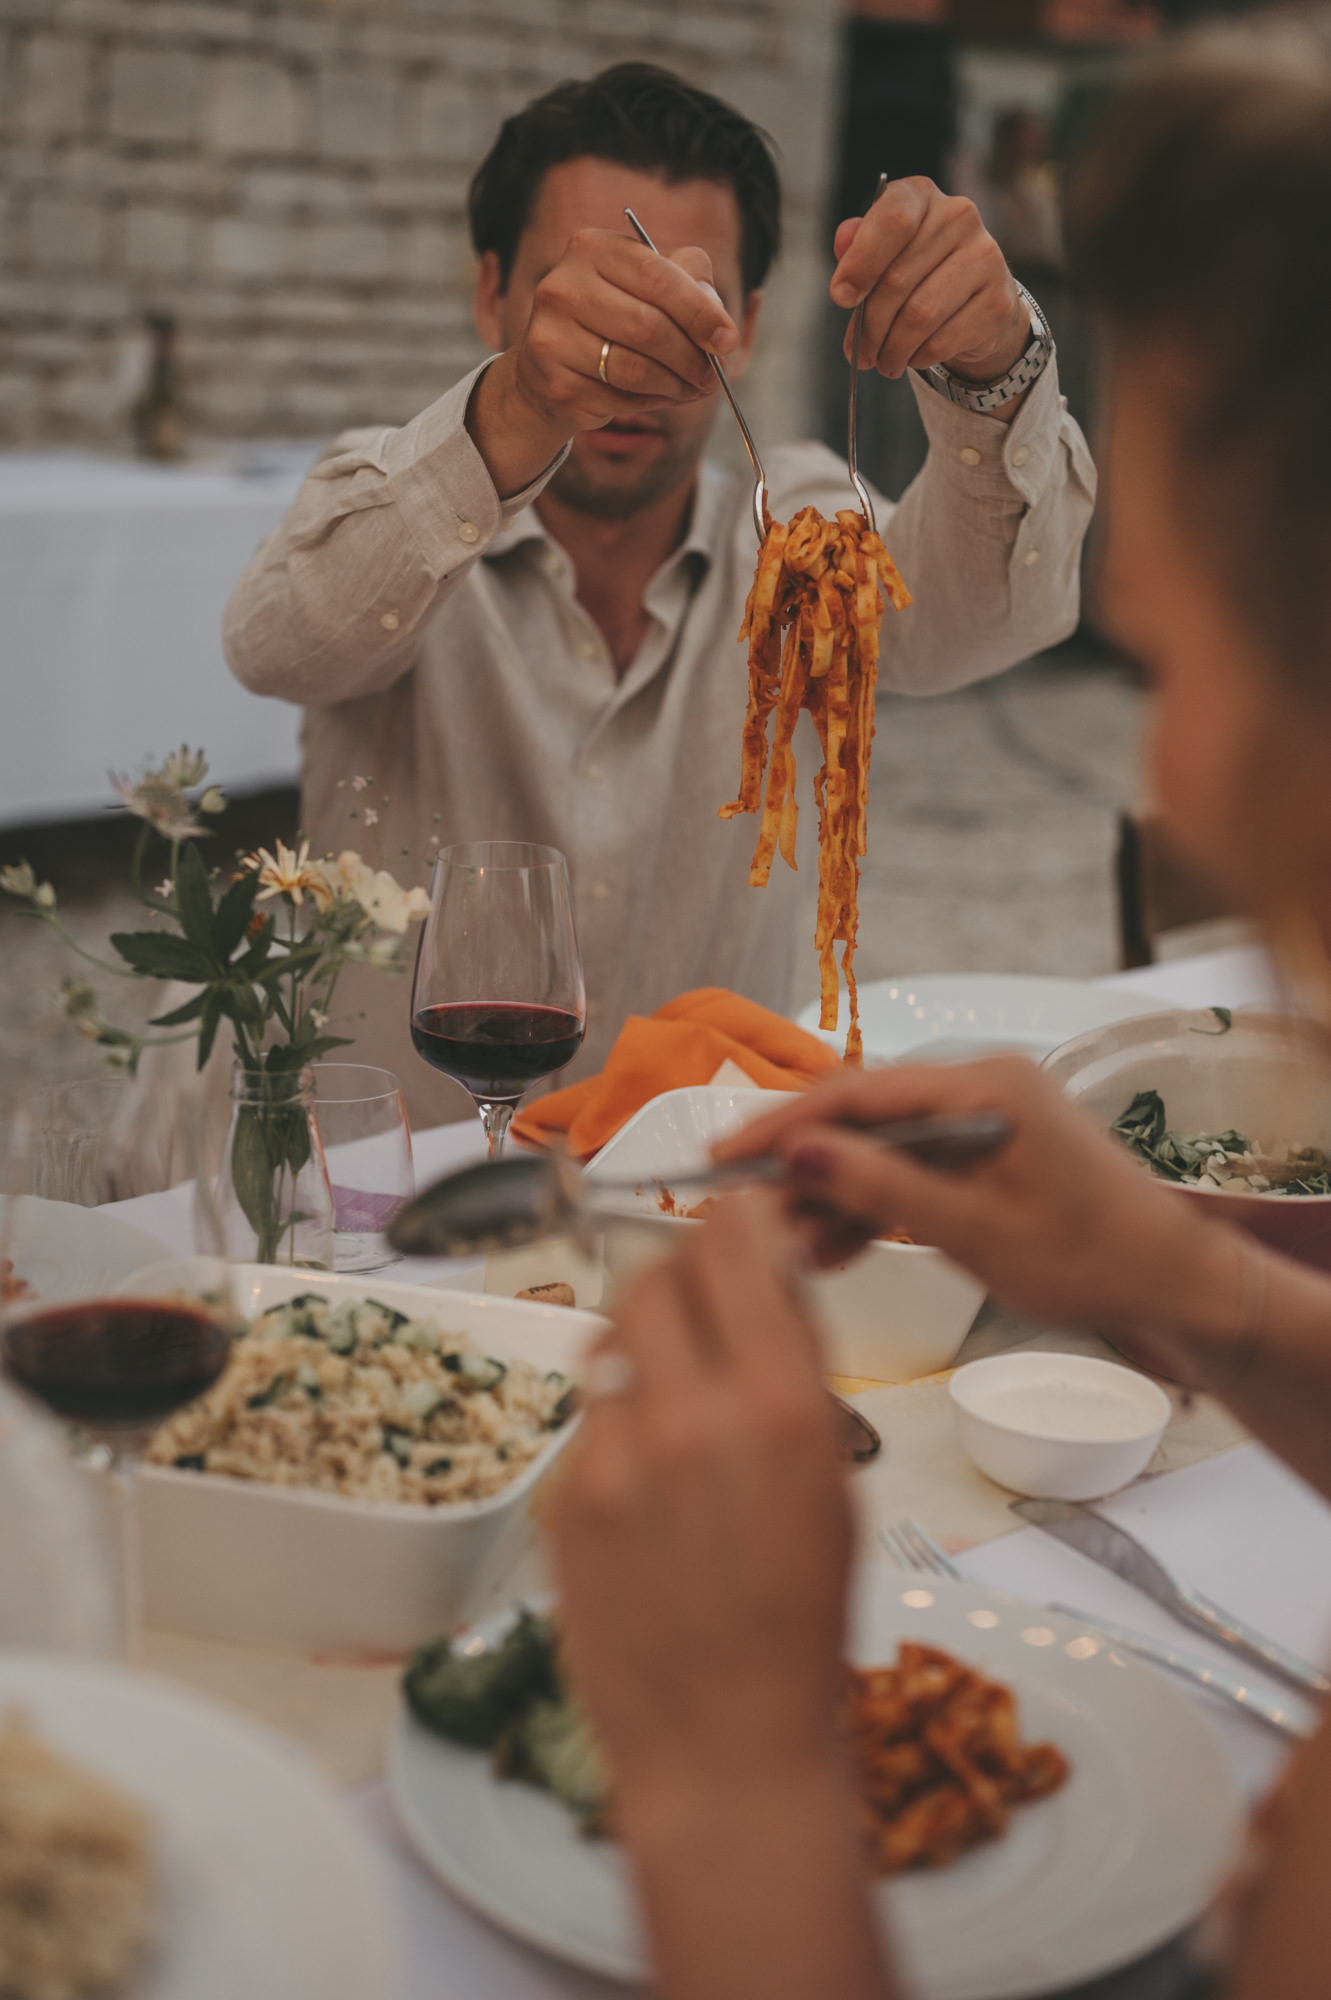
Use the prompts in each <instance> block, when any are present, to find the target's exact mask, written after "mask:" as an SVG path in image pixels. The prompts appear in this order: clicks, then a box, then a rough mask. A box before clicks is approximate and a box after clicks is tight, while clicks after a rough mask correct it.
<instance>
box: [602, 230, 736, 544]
mask: <svg viewBox="0 0 1331 2000" xmlns="http://www.w3.org/2000/svg"><path fill="white" fill-rule="evenodd" d="M624 213H625V215H626V216H627V217H628V219H629V221H630V223H631V224H632V226H633V232H634V234H635V235H636V237H637V239H638V241H639V243H641V244H644V245H645V246H646V248H647V249H648V250H650V251H651V252H652V255H653V256H654V257H659V256H660V254H661V253H660V251H659V250H658V249H657V247H656V245H655V244H654V243H653V241H652V239H651V237H650V236H649V235H648V234H647V231H646V230H645V229H644V228H643V226H642V224H641V223H640V222H639V220H638V218H637V216H636V215H635V214H634V213H633V210H632V209H631V208H626V209H625V210H624ZM707 359H708V360H709V361H710V362H711V364H712V373H713V374H714V375H715V376H716V379H717V381H718V382H719V383H720V384H721V390H722V393H723V395H724V396H725V399H726V401H727V402H728V403H729V405H730V409H731V414H732V415H733V417H734V419H735V422H736V423H737V424H738V425H739V434H740V436H741V437H742V438H743V440H744V449H745V451H747V453H748V454H749V464H750V465H751V466H752V467H753V525H754V527H755V528H756V529H757V531H758V540H759V541H760V542H765V541H766V540H767V474H766V473H765V472H764V471H763V462H762V460H761V459H760V458H759V456H758V447H757V445H756V444H755V443H754V442H753V432H752V431H751V430H750V429H749V427H748V425H747V424H746V423H745V421H744V412H743V410H741V408H740V406H739V404H738V403H737V402H736V400H735V392H734V390H733V389H732V388H731V386H730V382H729V379H728V377H727V375H726V371H725V369H724V368H723V367H722V366H721V362H720V360H719V358H718V357H717V356H716V355H715V354H709V355H708V356H707Z"/></svg>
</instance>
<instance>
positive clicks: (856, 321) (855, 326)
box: [846, 174, 887, 535]
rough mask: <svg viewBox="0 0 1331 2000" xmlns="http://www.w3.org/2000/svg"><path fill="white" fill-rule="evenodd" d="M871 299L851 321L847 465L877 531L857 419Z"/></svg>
mask: <svg viewBox="0 0 1331 2000" xmlns="http://www.w3.org/2000/svg"><path fill="white" fill-rule="evenodd" d="M886 186H887V175H886V174H879V176H878V186H877V187H876V188H875V189H874V196H873V201H871V202H870V203H869V207H870V208H872V207H873V205H874V201H877V200H878V198H879V196H880V195H881V194H882V192H883V189H884V188H885V187H886ZM868 303H869V300H868V295H867V294H866V295H865V297H864V298H862V299H861V300H860V302H859V304H858V305H857V306H856V308H855V311H854V313H853V314H852V316H851V322H850V413H849V419H848V422H847V426H846V467H847V470H848V471H849V473H850V483H851V485H852V486H853V487H854V488H855V491H856V493H857V494H858V495H859V502H860V506H861V507H862V508H863V509H864V518H865V520H866V521H867V522H868V523H869V533H870V534H871V535H876V534H877V533H878V520H877V517H876V515H875V514H874V511H873V501H872V500H871V499H870V497H869V489H868V487H867V486H866V485H865V483H864V481H863V480H862V479H861V477H860V468H859V465H858V463H857V460H856V456H855V430H856V419H857V417H858V415H859V403H860V335H861V334H862V333H863V331H864V308H865V306H866V305H867V304H868Z"/></svg>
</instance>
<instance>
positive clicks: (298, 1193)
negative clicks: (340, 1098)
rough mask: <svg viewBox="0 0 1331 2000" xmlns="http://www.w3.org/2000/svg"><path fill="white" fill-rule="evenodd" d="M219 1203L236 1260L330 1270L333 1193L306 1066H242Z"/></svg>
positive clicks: (234, 1086)
mask: <svg viewBox="0 0 1331 2000" xmlns="http://www.w3.org/2000/svg"><path fill="white" fill-rule="evenodd" d="M218 1205H219V1208H220V1210H221V1213H222V1220H223V1225H224V1228H225V1231H226V1239H227V1248H228V1250H229V1252H230V1254H231V1256H232V1257H233V1258H234V1259H235V1260H236V1261H237V1262H240V1263H255V1264H293V1265H298V1266H299V1267H300V1268H302V1269H305V1270H312V1271H331V1270H332V1268H333V1192H332V1189H331V1187H330V1186H329V1182H328V1168H327V1164H326V1163H325V1160H324V1151H323V1145H322V1143H321V1141H320V1138H319V1127H318V1124H317V1122H316V1119H315V1096H314V1077H313V1074H312V1072H311V1070H310V1069H309V1068H308V1067H307V1068H305V1069H300V1070H269V1069H246V1068H244V1067H243V1066H242V1065H241V1064H239V1063H238V1064H237V1065H236V1067H235V1069H234V1070H233V1072H232V1077H231V1125H230V1129H229V1130H228V1132H227V1137H226V1153H225V1156H224V1159H223V1163H222V1173H221V1178H220V1180H219V1182H218Z"/></svg>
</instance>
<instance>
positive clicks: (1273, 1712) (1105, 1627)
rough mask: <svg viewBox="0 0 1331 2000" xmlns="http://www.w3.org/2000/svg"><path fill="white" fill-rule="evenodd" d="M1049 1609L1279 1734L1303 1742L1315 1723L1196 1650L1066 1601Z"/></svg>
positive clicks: (1302, 1710)
mask: <svg viewBox="0 0 1331 2000" xmlns="http://www.w3.org/2000/svg"><path fill="white" fill-rule="evenodd" d="M1049 1609H1050V1610H1051V1611H1061V1612H1062V1614H1063V1616H1064V1617H1065V1618H1075V1619H1076V1620H1077V1622H1078V1624H1079V1625H1089V1626H1090V1628H1091V1630H1092V1631H1093V1632H1099V1633H1100V1634H1101V1636H1102V1637H1103V1638H1106V1639H1108V1640H1109V1641H1110V1643H1111V1644H1112V1645H1115V1646H1122V1647H1123V1648H1124V1649H1125V1651H1127V1652H1129V1653H1136V1654H1137V1655H1138V1656H1139V1657H1140V1658H1141V1659H1143V1660H1152V1661H1154V1663H1155V1665H1156V1666H1157V1667H1166V1668H1168V1670H1169V1672H1170V1673H1172V1674H1178V1675H1179V1676H1180V1678H1181V1679H1183V1680H1185V1681H1191V1682H1192V1683H1193V1684H1194V1685H1195V1686H1198V1687H1203V1688H1206V1689H1207V1690H1208V1691H1209V1692H1210V1693H1211V1694H1217V1695H1222V1696H1223V1697H1224V1699H1225V1700H1226V1701H1231V1702H1233V1704H1234V1706H1235V1707H1236V1708H1239V1709H1242V1711H1243V1712H1244V1714H1245V1715H1254V1716H1256V1717H1257V1718H1258V1719H1259V1720H1260V1721H1262V1722H1265V1723H1268V1724H1269V1725H1270V1727H1271V1728H1272V1729H1278V1730H1279V1731H1280V1733H1281V1735H1282V1736H1293V1737H1295V1738H1296V1739H1297V1740H1298V1741H1299V1742H1304V1741H1306V1740H1307V1738H1308V1737H1310V1736H1311V1735H1312V1733H1313V1730H1314V1729H1315V1727H1316V1719H1315V1717H1314V1716H1312V1715H1311V1714H1310V1713H1309V1711H1308V1710H1307V1709H1305V1708H1304V1706H1303V1704H1302V1702H1294V1703H1291V1702H1289V1701H1282V1700H1281V1699H1280V1697H1279V1696H1278V1695H1273V1694H1267V1693H1266V1692H1265V1690H1264V1689H1262V1688H1259V1687H1254V1686H1253V1685H1252V1684H1251V1683H1250V1682H1247V1681H1241V1680H1240V1679H1239V1678H1238V1676H1237V1674H1227V1673H1226V1672H1225V1671H1224V1669H1223V1668H1221V1667H1217V1666H1215V1665H1213V1664H1212V1662H1211V1661H1210V1660H1203V1659H1202V1658H1201V1657H1200V1656H1199V1655H1198V1654H1196V1653H1185V1652H1181V1651H1180V1650H1179V1649H1178V1648H1177V1647H1175V1646H1166V1645H1164V1644H1162V1642H1161V1641H1160V1640H1159V1639H1148V1638H1147V1637H1146V1634H1145V1633H1144V1632H1133V1631H1131V1630H1130V1629H1129V1628H1128V1627H1127V1626H1126V1625H1116V1624H1115V1623H1114V1621H1113V1619H1112V1618H1101V1617H1098V1616H1097V1615H1096V1614H1095V1613H1094V1612H1091V1611H1078V1610H1075V1609H1074V1608H1073V1606H1072V1605H1070V1604H1051V1605H1050V1607H1049Z"/></svg>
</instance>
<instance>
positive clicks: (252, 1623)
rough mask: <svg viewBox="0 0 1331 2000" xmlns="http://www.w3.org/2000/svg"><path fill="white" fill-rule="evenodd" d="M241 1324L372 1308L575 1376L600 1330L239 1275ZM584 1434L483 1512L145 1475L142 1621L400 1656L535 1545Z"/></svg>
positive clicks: (511, 1309) (473, 1298)
mask: <svg viewBox="0 0 1331 2000" xmlns="http://www.w3.org/2000/svg"><path fill="white" fill-rule="evenodd" d="M233 1277H234V1283H235V1289H236V1295H237V1304H238V1305H239V1307H240V1308H241V1310H242V1311H243V1312H244V1313H245V1314H246V1316H247V1317H253V1316H255V1315H256V1314H258V1313H261V1312H266V1311H267V1310H268V1308H269V1307H270V1306H274V1305H278V1304H280V1303H281V1301H282V1300H283V1299H289V1298H293V1297H295V1296H296V1295H297V1294H298V1293H301V1292H318V1293H321V1294H323V1295H324V1296H325V1297H327V1298H330V1299H333V1300H336V1299H339V1298H362V1299H363V1298H373V1299H379V1300H381V1301H382V1302H383V1304H384V1305H387V1306H392V1307H393V1308H394V1309H395V1310H397V1311H399V1312H406V1313H410V1314H411V1315H412V1316H413V1317H414V1318H417V1319H425V1320H429V1321H433V1322H434V1323H436V1324H437V1325H439V1326H441V1327H444V1328H446V1329H448V1330H449V1331H450V1332H454V1333H465V1334H467V1335H468V1336H469V1337H470V1338H471V1339H472V1340H473V1341H474V1342H475V1343H476V1345H477V1346H478V1347H479V1348H480V1349H481V1350H482V1352H483V1353H485V1354H490V1355H493V1356H494V1357H495V1359H496V1360H499V1361H511V1360H514V1359H516V1358H518V1357H521V1358H522V1359H524V1360H527V1361H531V1362H533V1363H535V1364H536V1365H537V1366H539V1367H541V1368H547V1369H549V1368H555V1369H558V1370H560V1372H561V1373H563V1374H566V1375H576V1374H577V1372H578V1367H579V1361H580V1357H581V1354H582V1351H583V1349H584V1348H585V1346H586V1345H587V1342H588V1340H589V1339H590V1338H591V1336H592V1335H593V1334H594V1333H596V1332H598V1331H599V1330H600V1329H601V1328H602V1327H603V1326H604V1324H605V1322H604V1321H603V1320H602V1319H601V1318H600V1317H599V1316H598V1315H597V1314H595V1313H590V1312H581V1311H578V1310H576V1309H574V1308H571V1307H565V1306H542V1305H533V1304H531V1303H529V1302H528V1301H526V1300H522V1299H502V1298H492V1297H487V1296H486V1295H485V1294H483V1293H479V1292H453V1291H431V1290H427V1289H426V1288H424V1287H422V1286H419V1285H395V1284H392V1283H388V1282H384V1281H383V1280H382V1279H381V1278H380V1276H379V1275H378V1274H377V1273H368V1272H367V1273H363V1274H360V1275H352V1276H348V1277H333V1276H324V1275H322V1274H320V1273H312V1272H308V1271H291V1270H281V1269H279V1268H277V1267H276V1266H273V1265H263V1264H242V1265H237V1266H235V1267H234V1273H233ZM576 1425H577V1419H576V1418H574V1420H573V1421H572V1422H571V1423H568V1424H565V1425H564V1427H563V1428H562V1429H561V1430H558V1431H554V1432H552V1433H551V1435H550V1438H549V1441H548V1442H547V1443H546V1444H545V1445H543V1446H542V1448H541V1450H540V1451H539V1452H538V1454H537V1456H536V1457H535V1458H534V1459H533V1460H532V1461H531V1463H530V1464H529V1465H526V1466H524V1467H523V1469H522V1471H521V1472H520V1473H519V1474H518V1476H517V1477H516V1479H514V1480H513V1481H512V1483H511V1484H510V1485H508V1486H505V1487H503V1488H501V1490H500V1491H499V1492H498V1493H495V1494H492V1495H491V1496H490V1497H489V1498H488V1499H485V1500H468V1501H462V1502H459V1503H457V1504H455V1505H453V1506H439V1507H420V1506H407V1505H402V1504H391V1503H378V1502H374V1501H368V1500H350V1499H342V1498H340V1497H339V1496H338V1495H336V1494H330V1493H316V1492H312V1491H305V1490H302V1489H301V1488H299V1487H291V1486H269V1485H264V1484H261V1483H260V1482H259V1481H257V1480H243V1479H230V1478H225V1477H222V1476H220V1475H218V1474H215V1473H206V1472H205V1473H200V1472H191V1471H177V1470H176V1469H175V1468H173V1467H169V1466H157V1465H148V1466H145V1467H144V1468H143V1469H142V1472H141V1475H140V1489H139V1515H140V1522H141V1529H142V1547H143V1577H144V1597H145V1605H146V1617H147V1621H148V1623H149V1624H150V1625H161V1626H166V1627H167V1628H168V1629H170V1630H173V1631H181V1632H197V1633H202V1634H204V1635H205V1636H207V1637H210V1638H217V1639H238V1640H259V1641H266V1642H269V1643H276V1644H279V1645H288V1646H293V1647H299V1648H301V1649H303V1650H317V1651H320V1652H332V1653H340V1654H344V1655H345V1654H365V1653H394V1652H403V1651H406V1650H407V1649H409V1648H410V1647H412V1646H414V1645H416V1644H418V1643H419V1642H420V1640H422V1639H426V1638H429V1637H430V1636H431V1635H432V1634H434V1633H436V1632H438V1631H441V1630H444V1629H447V1628H448V1627H450V1626H452V1625H455V1624H457V1623H458V1622H459V1621H460V1620H461V1619H463V1618H466V1617H469V1616H472V1615H474V1614H475V1612H476V1611H477V1610H478V1609H479V1608H480V1607H481V1606H482V1605H484V1604H485V1603H486V1602H487V1601H488V1600H489V1597H490V1594H491V1593H493V1592H495V1591H496V1590H497V1589H498V1588H499V1586H500V1585H501V1584H502V1581H503V1579H504V1577H505V1576H506V1575H507V1574H508V1573H509V1571H510V1570H512V1569H513V1568H514V1567H516V1565H517V1564H518V1563H519V1562H520V1561H521V1560H522V1559H523V1557H524V1556H525V1555H527V1554H528V1553H529V1552H530V1550H531V1549H532V1548H533V1547H534V1545H535V1543H536V1540H537V1527H538V1519H539V1514H540V1510H541V1507H542V1504H543V1499H542V1496H543V1492H544V1489H545V1485H546V1480H547V1477H548V1475H549V1473H550V1470H551V1467H552V1466H553V1464H554V1461H555V1460H556V1459H557V1458H558V1456H559V1453H560V1452H561V1451H562V1450H563V1448H564V1446H565V1444H566V1443H567V1442H568V1439H569V1437H570V1436H571V1435H572V1432H573V1431H574V1429H575V1428H576Z"/></svg>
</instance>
